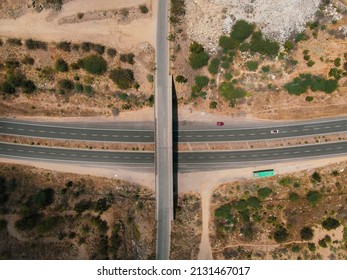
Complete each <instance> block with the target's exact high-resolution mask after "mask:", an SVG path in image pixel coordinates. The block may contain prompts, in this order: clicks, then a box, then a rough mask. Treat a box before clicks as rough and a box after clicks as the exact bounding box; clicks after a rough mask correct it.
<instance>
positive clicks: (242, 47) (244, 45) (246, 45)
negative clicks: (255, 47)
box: [239, 42, 251, 52]
mask: <svg viewBox="0 0 347 280" xmlns="http://www.w3.org/2000/svg"><path fill="white" fill-rule="evenodd" d="M250 47H251V45H250V44H249V43H247V42H243V43H242V44H241V45H240V47H239V50H240V51H241V52H247V51H248V50H249V48H250Z"/></svg>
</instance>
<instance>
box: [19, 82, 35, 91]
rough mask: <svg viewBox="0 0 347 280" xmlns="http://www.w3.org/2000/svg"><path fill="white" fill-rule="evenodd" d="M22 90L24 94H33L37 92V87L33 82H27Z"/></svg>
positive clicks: (23, 84) (22, 85)
mask: <svg viewBox="0 0 347 280" xmlns="http://www.w3.org/2000/svg"><path fill="white" fill-rule="evenodd" d="M21 88H22V91H23V92H24V93H33V92H34V91H35V90H36V85H35V84H34V82H33V81H31V80H25V81H24V82H23V83H22V84H21Z"/></svg>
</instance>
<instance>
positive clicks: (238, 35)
mask: <svg viewBox="0 0 347 280" xmlns="http://www.w3.org/2000/svg"><path fill="white" fill-rule="evenodd" d="M254 27H255V26H254V24H250V23H248V22H247V21H245V20H238V21H236V22H235V24H234V25H233V27H232V30H231V33H230V37H231V38H232V39H233V40H235V41H237V42H238V43H239V44H240V43H242V42H243V41H244V40H246V39H247V38H248V37H249V36H251V34H252V33H253V30H254Z"/></svg>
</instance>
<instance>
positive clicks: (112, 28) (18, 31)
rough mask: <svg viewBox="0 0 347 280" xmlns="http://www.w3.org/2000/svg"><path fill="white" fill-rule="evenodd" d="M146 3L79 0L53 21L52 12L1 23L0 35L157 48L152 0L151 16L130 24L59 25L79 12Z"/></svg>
mask: <svg viewBox="0 0 347 280" xmlns="http://www.w3.org/2000/svg"><path fill="white" fill-rule="evenodd" d="M145 2H146V1H144V0H132V1H131V5H129V1H126V0H120V1H114V0H105V1H93V0H76V1H71V2H68V3H66V4H65V5H64V6H63V9H62V11H61V12H60V13H58V14H57V15H56V16H55V17H53V18H52V15H51V12H50V11H42V12H41V13H27V14H25V15H24V16H21V17H19V18H17V19H16V20H13V19H2V20H0V34H1V35H4V36H10V37H21V38H35V39H40V40H44V41H62V40H68V41H74V42H78V41H92V42H95V43H101V44H105V45H107V46H118V47H121V48H122V49H132V48H134V47H135V46H137V45H138V44H139V43H141V42H149V43H150V44H152V46H154V45H155V30H156V29H155V24H156V3H157V0H153V1H152V4H153V11H152V15H151V17H148V18H144V19H136V20H134V21H133V22H131V23H130V24H127V25H117V24H115V22H114V21H112V20H108V19H106V20H93V21H86V22H81V23H74V24H58V21H59V19H61V18H62V17H65V16H69V15H72V14H77V13H79V12H87V11H95V10H110V9H119V8H123V7H126V6H135V7H136V6H137V5H139V4H143V3H145Z"/></svg>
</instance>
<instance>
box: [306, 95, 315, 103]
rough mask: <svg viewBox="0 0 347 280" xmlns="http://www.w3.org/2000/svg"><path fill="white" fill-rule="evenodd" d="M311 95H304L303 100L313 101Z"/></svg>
mask: <svg viewBox="0 0 347 280" xmlns="http://www.w3.org/2000/svg"><path fill="white" fill-rule="evenodd" d="M313 99H314V98H313V96H306V98H305V101H307V102H311V101H313Z"/></svg>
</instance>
